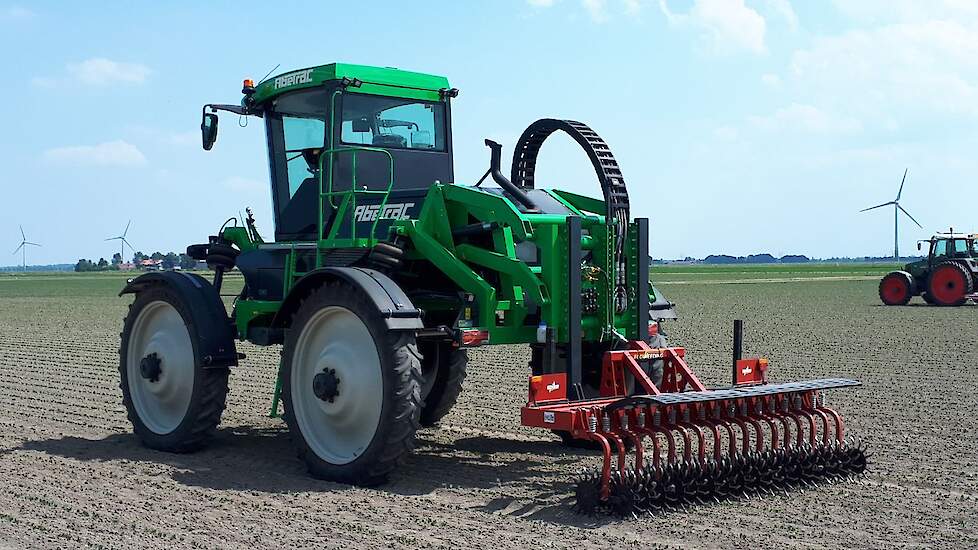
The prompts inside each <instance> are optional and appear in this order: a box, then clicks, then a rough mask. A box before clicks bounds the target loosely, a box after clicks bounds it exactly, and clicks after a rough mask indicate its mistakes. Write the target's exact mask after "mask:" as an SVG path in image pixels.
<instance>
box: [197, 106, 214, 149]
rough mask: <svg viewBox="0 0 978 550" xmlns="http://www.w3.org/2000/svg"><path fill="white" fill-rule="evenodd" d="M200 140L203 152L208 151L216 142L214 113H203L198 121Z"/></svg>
mask: <svg viewBox="0 0 978 550" xmlns="http://www.w3.org/2000/svg"><path fill="white" fill-rule="evenodd" d="M200 138H201V141H202V143H203V146H204V150H205V151H210V150H211V147H214V142H215V141H217V115H216V114H214V113H204V116H203V118H202V119H201V121H200Z"/></svg>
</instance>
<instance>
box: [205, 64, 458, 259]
mask: <svg viewBox="0 0 978 550" xmlns="http://www.w3.org/2000/svg"><path fill="white" fill-rule="evenodd" d="M242 92H243V93H244V96H245V97H244V99H243V101H242V104H241V107H237V106H224V105H208V106H205V109H204V110H205V114H204V117H205V120H204V123H202V126H201V128H202V131H203V132H204V146H205V148H208V143H207V141H208V135H207V132H208V130H207V126H208V124H209V123H208V115H210V116H212V117H214V118H213V120H212V122H211V123H210V124H213V127H214V136H215V137H216V116H215V115H213V114H212V113H207V110H208V108H210V109H211V111H212V112H213V111H216V110H228V111H232V112H237V113H239V114H247V115H253V116H258V117H261V118H263V119H264V121H265V135H266V141H267V146H268V159H269V174H270V178H271V185H272V202H273V209H274V220H275V240H276V241H279V242H282V241H287V242H288V241H316V240H317V239H323V238H327V236H332V237H334V238H344V239H350V240H351V241H355V239H356V238H357V237H367V236H368V235H371V234H383V229H384V228H383V227H381V226H382V225H385V224H389V223H390V220H394V219H403V218H407V217H417V214H418V212H420V209H421V204H422V202H423V200H424V197H425V194H426V193H427V191H428V189H429V188H430V187H431V186H432V185H433V184H435V183H437V182H442V183H448V182H451V181H452V179H453V167H452V140H451V114H450V113H451V109H450V103H449V102H450V99H451V98H452V97H455V96H456V95H457V93H458V91H457V90H455V89H453V88H449V87H448V81H447V79H445V78H443V77H439V76H433V75H426V74H421V73H414V72H408V71H401V70H398V69H393V68H377V67H367V66H361V65H348V64H340V63H334V64H330V65H323V66H320V67H313V68H309V69H302V70H299V71H292V72H289V73H285V74H282V75H279V76H275V77H271V78H268V79H266V80H264V81H262V82H260V83H259V84H258V85H257V86H253V85H251V84H250V82H249V81H246V82H245V86H244V88H243V90H242ZM211 143H213V141H211ZM321 194H322V195H321ZM320 198H321V200H320ZM320 214H321V216H322V227H319V226H320ZM317 234H318V237H317Z"/></svg>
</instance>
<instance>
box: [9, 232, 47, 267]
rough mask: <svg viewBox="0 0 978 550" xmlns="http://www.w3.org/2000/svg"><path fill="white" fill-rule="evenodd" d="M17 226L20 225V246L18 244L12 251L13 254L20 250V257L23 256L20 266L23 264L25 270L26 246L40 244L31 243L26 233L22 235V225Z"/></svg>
mask: <svg viewBox="0 0 978 550" xmlns="http://www.w3.org/2000/svg"><path fill="white" fill-rule="evenodd" d="M18 227H20V246H18V247H17V248H15V249H14V252H13V253H14V254H16V253H17V252H20V253H21V255H22V258H23V264H22V266H23V269H24V271H27V247H28V246H41V245H39V244H37V243H32V242H30V241H28V240H27V235H24V226H22V225H21V226H18Z"/></svg>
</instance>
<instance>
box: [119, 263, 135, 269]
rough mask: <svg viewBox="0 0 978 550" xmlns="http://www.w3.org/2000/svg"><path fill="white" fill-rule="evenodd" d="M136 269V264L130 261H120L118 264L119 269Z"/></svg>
mask: <svg viewBox="0 0 978 550" xmlns="http://www.w3.org/2000/svg"><path fill="white" fill-rule="evenodd" d="M133 269H136V264H134V263H132V262H122V263H121V264H119V271H132V270H133Z"/></svg>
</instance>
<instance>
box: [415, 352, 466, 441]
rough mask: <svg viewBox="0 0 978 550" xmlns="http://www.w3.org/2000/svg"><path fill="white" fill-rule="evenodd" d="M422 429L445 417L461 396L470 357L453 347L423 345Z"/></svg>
mask: <svg viewBox="0 0 978 550" xmlns="http://www.w3.org/2000/svg"><path fill="white" fill-rule="evenodd" d="M421 353H422V358H421V372H422V373H423V375H424V382H423V385H422V391H421V399H422V402H423V404H422V406H421V425H422V426H425V427H431V426H435V425H436V424H438V422H439V421H441V419H442V418H444V417H445V415H446V414H448V413H449V411H451V410H452V407H453V406H454V405H455V402H456V401H458V396H459V395H461V393H462V383H463V382H464V381H465V373H466V368H467V367H468V364H469V356H468V353H467V352H466V351H465V350H464V349H459V348H457V347H455V346H453V345H452V344H450V343H440V342H431V343H428V344H423V345H421Z"/></svg>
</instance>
